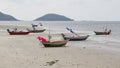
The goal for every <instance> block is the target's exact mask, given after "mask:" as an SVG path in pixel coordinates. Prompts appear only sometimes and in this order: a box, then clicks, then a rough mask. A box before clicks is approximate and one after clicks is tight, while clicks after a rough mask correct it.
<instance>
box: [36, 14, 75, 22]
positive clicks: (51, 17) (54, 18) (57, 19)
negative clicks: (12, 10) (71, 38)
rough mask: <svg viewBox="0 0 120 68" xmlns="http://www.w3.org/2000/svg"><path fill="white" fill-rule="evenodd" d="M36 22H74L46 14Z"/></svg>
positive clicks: (56, 15)
mask: <svg viewBox="0 0 120 68" xmlns="http://www.w3.org/2000/svg"><path fill="white" fill-rule="evenodd" d="M34 21H73V19H70V18H67V17H65V16H63V15H58V14H46V15H44V16H42V17H39V18H37V19H35V20H34Z"/></svg>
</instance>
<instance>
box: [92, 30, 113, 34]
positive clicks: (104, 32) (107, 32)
mask: <svg viewBox="0 0 120 68" xmlns="http://www.w3.org/2000/svg"><path fill="white" fill-rule="evenodd" d="M94 32H95V34H96V35H109V34H110V33H111V30H109V31H103V32H100V31H94Z"/></svg>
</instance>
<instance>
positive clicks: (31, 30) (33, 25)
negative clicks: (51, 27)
mask: <svg viewBox="0 0 120 68" xmlns="http://www.w3.org/2000/svg"><path fill="white" fill-rule="evenodd" d="M31 25H32V28H33V29H28V28H27V30H28V31H29V32H30V33H41V32H44V31H45V30H46V29H36V28H37V27H38V25H35V24H31ZM39 25H40V26H41V27H42V26H43V25H42V23H39Z"/></svg>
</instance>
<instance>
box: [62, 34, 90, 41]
mask: <svg viewBox="0 0 120 68" xmlns="http://www.w3.org/2000/svg"><path fill="white" fill-rule="evenodd" d="M61 35H62V36H63V38H64V39H65V40H69V41H84V40H86V39H87V38H88V37H89V35H87V36H80V37H68V36H65V35H64V34H61Z"/></svg>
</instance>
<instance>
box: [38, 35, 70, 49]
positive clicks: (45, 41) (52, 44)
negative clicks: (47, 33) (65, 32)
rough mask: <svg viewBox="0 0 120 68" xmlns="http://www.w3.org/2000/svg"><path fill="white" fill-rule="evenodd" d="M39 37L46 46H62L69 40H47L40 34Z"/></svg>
mask: <svg viewBox="0 0 120 68" xmlns="http://www.w3.org/2000/svg"><path fill="white" fill-rule="evenodd" d="M37 39H38V40H39V41H40V42H41V43H42V44H43V45H44V47H62V46H65V45H66V44H67V42H68V40H59V41H53V42H51V41H50V38H49V41H47V40H46V39H45V38H43V37H41V36H38V37H37Z"/></svg>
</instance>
